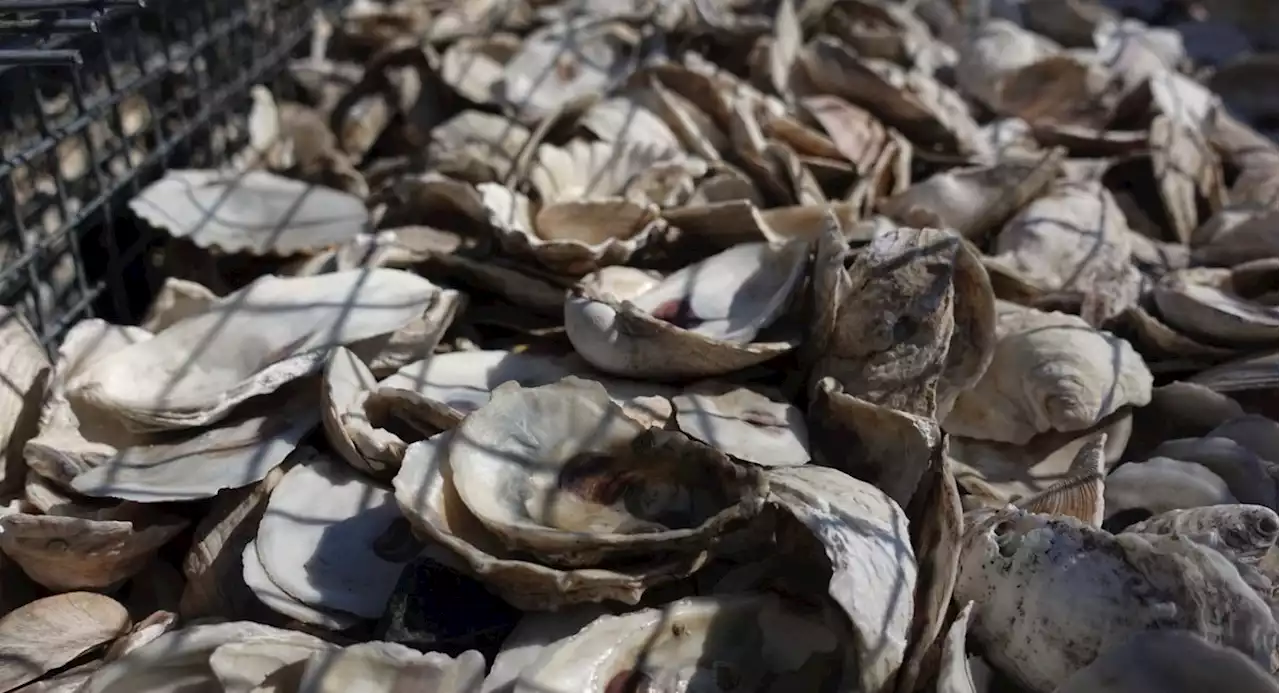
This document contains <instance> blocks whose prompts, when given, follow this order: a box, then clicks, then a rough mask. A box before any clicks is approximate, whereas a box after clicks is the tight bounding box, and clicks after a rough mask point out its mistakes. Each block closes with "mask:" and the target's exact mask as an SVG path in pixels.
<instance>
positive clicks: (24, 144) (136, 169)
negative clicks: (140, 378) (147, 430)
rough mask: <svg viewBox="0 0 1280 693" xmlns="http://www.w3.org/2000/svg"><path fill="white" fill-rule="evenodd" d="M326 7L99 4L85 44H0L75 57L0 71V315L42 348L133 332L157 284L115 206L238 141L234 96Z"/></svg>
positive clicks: (145, 251) (141, 243)
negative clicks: (95, 324)
mask: <svg viewBox="0 0 1280 693" xmlns="http://www.w3.org/2000/svg"><path fill="white" fill-rule="evenodd" d="M336 4H337V3H336V2H334V0H247V1H246V0H195V1H193V2H181V1H179V0H151V3H150V5H149V6H148V7H146V8H141V9H139V8H126V9H112V10H110V11H109V12H108V13H107V15H106V17H107V18H106V19H105V20H103V26H102V28H101V32H100V33H98V34H84V35H76V36H69V37H68V36H56V37H51V38H39V37H36V38H33V37H30V36H23V37H18V38H12V39H7V38H6V37H0V49H6V48H10V47H11V46H17V47H22V48H28V47H36V48H63V49H65V48H74V49H77V50H79V51H80V53H81V55H82V56H83V59H84V64H83V65H82V66H80V67H70V66H25V67H24V66H12V67H0V94H3V98H0V155H2V156H3V159H0V305H7V306H13V307H15V308H16V309H17V310H18V312H19V313H21V314H22V315H23V316H24V317H25V318H26V319H27V321H28V322H29V323H30V324H31V326H32V327H33V328H34V329H35V331H36V333H37V335H38V336H39V338H40V341H41V343H42V344H43V345H44V346H45V347H46V349H54V348H56V346H57V344H58V343H59V342H60V341H61V339H62V337H63V336H64V335H65V334H66V331H67V330H68V329H69V328H70V327H71V325H73V324H75V322H76V321H77V320H79V319H81V318H85V317H101V318H104V319H107V320H109V321H111V322H114V323H118V324H129V323H134V322H137V321H138V320H139V319H140V318H141V317H142V313H143V312H144V311H145V310H146V307H147V305H148V303H149V301H150V299H151V297H152V295H154V293H155V291H156V289H157V288H158V287H159V284H160V282H161V281H162V280H163V274H162V272H161V271H160V268H159V266H158V264H159V250H160V244H159V242H158V241H159V240H160V239H159V238H157V237H156V236H157V234H156V233H155V232H154V231H153V230H151V229H150V228H149V227H147V226H146V225H144V224H142V223H140V222H137V221H135V220H134V218H133V216H132V214H131V213H130V212H129V211H128V208H127V203H128V200H129V198H131V197H132V196H134V195H135V194H137V193H138V192H139V191H141V190H142V189H143V188H144V187H145V186H146V185H147V184H148V183H150V182H151V181H153V180H155V179H156V178H158V177H159V176H160V175H162V174H163V173H164V171H165V170H167V169H171V168H202V167H216V166H220V165H223V164H225V163H226V162H227V161H228V159H229V158H230V156H231V155H232V154H233V153H234V152H236V151H237V150H238V149H239V148H240V147H242V146H243V143H244V142H245V141H246V139H247V131H246V127H245V118H246V115H247V113H248V109H249V105H250V104H249V96H248V90H249V88H250V87H251V86H253V85H254V84H258V83H268V84H270V83H271V82H272V81H273V80H275V79H276V78H277V77H278V75H279V73H280V70H281V68H282V67H283V66H284V64H285V63H286V61H287V60H288V59H289V58H290V57H292V56H294V55H297V54H298V53H300V52H301V51H303V50H305V42H304V39H305V38H306V36H307V33H308V27H309V21H308V20H309V19H310V17H311V14H312V13H313V12H314V11H315V10H316V9H326V8H329V7H331V6H335V5H336ZM3 9H4V8H3V2H0V15H6V13H4V12H3ZM8 14H12V13H8ZM49 14H51V13H48V12H45V13H40V15H39V16H40V17H45V16H47V15H49ZM64 14H65V13H64ZM29 15H30V13H18V15H17V16H19V17H26V16H29ZM33 16H34V15H33Z"/></svg>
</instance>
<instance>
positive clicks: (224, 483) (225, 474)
mask: <svg viewBox="0 0 1280 693" xmlns="http://www.w3.org/2000/svg"><path fill="white" fill-rule="evenodd" d="M281 394H284V393H281ZM271 404H273V405H275V406H273V407H271V409H270V413H267V414H264V415H261V416H249V417H245V418H241V419H240V420H229V421H224V422H221V425H218V426H216V427H214V428H209V429H205V430H201V431H193V432H192V433H193V435H191V436H189V437H183V438H179V439H177V440H173V441H172V442H155V443H152V444H142V445H137V446H132V447H126V448H121V449H120V450H119V451H118V452H117V453H116V454H114V455H112V456H110V457H108V458H106V459H104V460H102V462H101V463H100V464H98V465H97V466H95V467H94V468H92V469H89V470H87V471H85V472H84V473H82V474H79V475H77V476H76V477H75V478H74V479H72V480H71V484H70V487H71V489H72V490H74V491H76V492H77V493H81V494H84V495H86V496H92V497H98V498H117V499H120V500H128V501H134V502H138V503H163V502H171V501H184V500H195V499H199V498H211V497H213V496H215V495H217V494H218V493H219V492H221V491H223V490H224V489H232V488H240V487H243V486H248V485H250V484H254V483H257V482H258V481H261V480H262V478H263V477H265V476H266V475H267V474H268V473H269V472H270V471H271V470H272V469H274V468H276V466H278V465H279V464H281V463H282V462H284V460H285V458H286V457H287V456H288V455H289V454H290V453H291V452H293V450H294V448H295V447H296V446H297V445H298V442H299V441H300V440H301V439H302V437H303V436H305V435H306V434H307V433H309V432H310V431H311V429H313V428H315V425H316V423H317V421H316V419H317V417H316V415H315V412H314V411H312V410H311V409H310V407H309V406H308V405H310V404H311V398H310V397H299V396H298V395H297V394H296V393H294V395H293V397H292V398H291V399H289V400H286V401H280V400H279V399H277V398H275V397H272V398H271Z"/></svg>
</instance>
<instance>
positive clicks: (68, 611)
mask: <svg viewBox="0 0 1280 693" xmlns="http://www.w3.org/2000/svg"><path fill="white" fill-rule="evenodd" d="M128 625H129V614H128V612H127V611H125V608H124V607H123V606H120V604H119V603H117V602H116V601H115V600H114V599H112V598H110V597H104V596H102V595H100V594H93V593H92V592H69V593H67V594H57V595H54V596H52V597H45V598H44V599H38V600H36V601H34V602H31V603H30V604H27V605H26V606H21V607H18V608H17V609H14V610H13V611H10V612H9V613H7V614H5V616H4V617H3V618H0V688H3V689H4V690H12V689H15V688H18V687H20V686H22V685H23V684H25V683H27V682H28V681H31V680H33V679H36V678H38V677H40V676H43V675H44V674H46V673H48V672H50V671H52V670H54V669H57V668H59V667H61V666H62V665H64V664H67V663H68V662H71V661H72V660H74V659H76V658H78V657H79V656H80V655H82V654H84V653H86V652H88V651H89V650H92V649H94V648H96V647H98V646H100V645H102V644H104V643H107V642H110V641H111V640H112V639H114V638H115V637H116V636H117V635H119V634H120V633H121V632H122V631H124V630H125V629H127V628H128Z"/></svg>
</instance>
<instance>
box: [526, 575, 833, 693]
mask: <svg viewBox="0 0 1280 693" xmlns="http://www.w3.org/2000/svg"><path fill="white" fill-rule="evenodd" d="M842 630H843V629H842V628H841V626H840V625H838V624H836V623H828V622H825V619H824V614H823V612H822V611H820V610H815V609H813V608H812V607H804V606H800V605H796V604H792V603H790V602H787V601H785V600H783V599H781V598H779V597H777V596H775V595H771V594H742V595H717V596H707V597H691V598H688V599H681V600H677V601H674V602H671V603H670V604H667V605H665V606H663V607H660V608H653V609H644V610H641V611H636V612H633V613H629V614H622V615H618V616H611V615H606V616H601V617H600V618H598V619H596V620H595V621H593V622H591V623H590V624H588V625H587V626H585V627H584V628H583V629H582V630H580V631H578V632H577V633H576V634H574V635H572V636H570V637H568V638H565V639H563V640H560V641H559V642H557V643H555V644H553V645H552V646H550V647H549V648H547V650H546V651H544V652H543V653H542V655H541V656H540V657H538V659H537V660H536V661H535V662H533V663H532V664H530V665H529V666H528V667H527V668H525V670H524V671H523V672H521V674H520V676H519V678H517V679H516V681H515V683H514V685H513V686H512V689H511V690H512V693H576V692H577V691H583V690H589V689H592V688H599V689H600V690H645V689H649V688H652V689H655V690H661V689H667V690H686V689H689V688H690V687H691V686H697V685H698V682H700V681H704V680H705V681H723V682H726V683H728V684H729V685H733V686H741V687H744V688H747V689H749V688H753V687H759V686H769V685H772V686H778V687H780V688H779V690H795V691H814V692H815V693H818V692H823V693H825V692H826V691H840V690H850V688H849V687H850V686H855V684H854V683H853V682H854V677H855V676H856V673H855V668H856V667H855V665H853V664H852V663H850V662H847V661H846V660H845V656H844V654H843V653H842V647H843V645H842V641H843V640H844V635H843V633H842ZM712 685H715V684H712Z"/></svg>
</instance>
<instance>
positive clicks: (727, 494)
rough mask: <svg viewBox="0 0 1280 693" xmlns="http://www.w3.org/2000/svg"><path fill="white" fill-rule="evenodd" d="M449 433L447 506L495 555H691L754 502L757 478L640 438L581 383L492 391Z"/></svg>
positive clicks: (680, 444) (568, 558) (568, 561)
mask: <svg viewBox="0 0 1280 693" xmlns="http://www.w3.org/2000/svg"><path fill="white" fill-rule="evenodd" d="M457 433H458V435H457V436H456V437H455V438H454V440H453V442H452V444H451V445H450V447H449V459H450V463H451V464H452V465H453V480H454V485H455V488H456V489H457V491H458V495H459V497H461V499H462V501H463V502H464V503H465V504H466V505H467V507H468V508H469V509H470V510H471V512H472V514H474V515H475V517H476V518H477V519H479V520H480V521H481V522H482V523H484V525H485V526H486V527H488V528H489V530H490V531H492V532H493V533H494V534H495V535H497V536H498V537H499V538H500V539H501V540H502V541H503V542H504V543H505V544H507V546H509V547H510V548H512V549H514V550H522V551H528V552H530V553H532V554H534V555H537V556H538V557H539V558H540V559H542V560H545V561H547V562H549V563H551V564H554V565H563V566H585V565H593V564H596V563H600V562H602V561H603V560H605V559H608V558H617V557H623V556H636V555H639V554H642V553H646V552H652V551H665V552H673V553H683V552H694V553H697V552H700V551H703V550H705V549H706V548H707V547H708V546H709V544H710V543H711V542H712V541H714V539H715V538H716V536H717V535H718V534H719V533H720V532H722V531H723V530H724V529H725V527H726V526H728V525H730V524H731V523H736V522H739V521H742V520H745V519H748V518H750V517H752V516H754V515H755V514H756V513H757V512H758V511H759V510H760V509H761V507H762V505H763V502H764V497H763V493H764V490H765V488H766V486H765V482H764V481H763V479H762V477H761V475H760V474H759V472H756V471H754V470H751V469H748V468H745V467H741V466H738V465H735V464H734V463H733V462H731V461H730V460H729V459H728V458H726V457H725V456H724V455H723V454H722V453H719V452H717V451H716V450H714V449H713V448H710V447H708V446H706V445H704V444H702V443H698V442H696V441H693V440H692V439H690V438H687V437H686V436H684V435H683V434H680V433H673V432H664V431H658V430H656V429H647V428H646V427H645V426H644V425H642V424H640V423H638V422H636V421H634V420H632V419H631V418H629V417H627V416H626V415H625V414H623V412H622V409H621V408H620V407H618V406H617V405H616V404H614V403H613V402H612V400H610V398H609V396H608V393H607V392H606V391H605V389H604V388H603V387H601V386H600V385H598V384H596V383H594V382H591V381H585V380H580V379H577V378H566V379H565V380H562V381H560V382H559V383H556V384H553V385H544V386H541V387H535V388H522V387H520V386H519V385H517V384H514V383H508V384H504V385H501V386H499V387H498V388H497V389H496V390H494V392H493V397H492V398H491V399H490V400H489V402H488V403H487V404H485V405H484V406H482V407H481V408H480V409H478V410H476V411H475V412H473V413H472V414H471V415H470V416H468V417H467V418H466V419H465V420H463V422H462V423H461V424H460V425H459V427H458V429H457Z"/></svg>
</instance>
